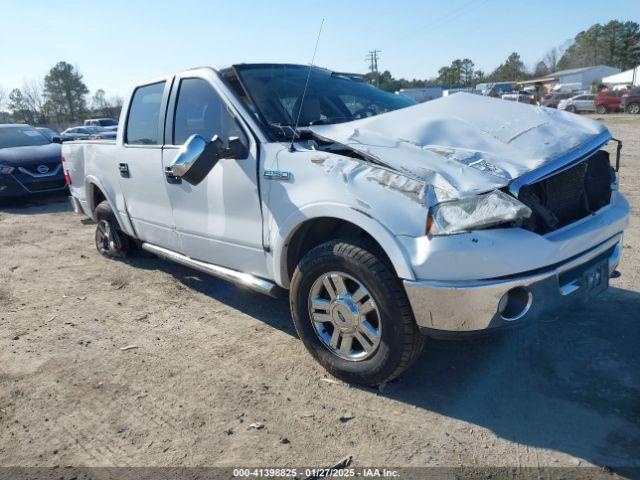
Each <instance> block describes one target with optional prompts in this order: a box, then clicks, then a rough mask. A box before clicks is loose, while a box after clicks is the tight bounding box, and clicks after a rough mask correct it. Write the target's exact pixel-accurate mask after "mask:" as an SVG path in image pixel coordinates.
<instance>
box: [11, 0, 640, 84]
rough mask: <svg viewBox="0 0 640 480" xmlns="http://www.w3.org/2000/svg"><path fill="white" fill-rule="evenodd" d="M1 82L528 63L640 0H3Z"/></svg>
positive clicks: (637, 8) (421, 71)
mask: <svg viewBox="0 0 640 480" xmlns="http://www.w3.org/2000/svg"><path fill="white" fill-rule="evenodd" d="M0 12H1V13H0V18H1V19H2V21H1V22H0V25H1V27H0V86H1V87H3V88H4V89H6V90H9V89H11V88H14V87H19V86H21V85H22V83H23V82H24V81H25V80H30V79H37V78H42V77H43V76H44V75H45V74H46V73H47V71H48V70H49V68H51V66H52V65H54V64H55V63H56V62H58V61H60V60H65V61H67V62H69V63H71V64H73V65H76V66H77V67H78V68H79V69H80V71H81V73H82V74H83V75H84V79H85V82H86V83H87V85H88V87H89V89H90V90H91V91H92V92H93V91H95V90H96V89H98V88H102V89H104V90H105V91H106V92H107V94H108V95H114V94H117V95H126V94H128V92H129V89H130V88H131V87H132V86H133V85H134V84H135V83H137V82H140V81H144V80H147V79H149V78H153V77H156V76H160V75H164V74H167V73H171V72H175V71H178V70H183V69H186V68H191V67H195V66H202V65H211V66H213V67H221V66H225V65H229V64H232V63H240V62H255V61H275V62H291V63H308V62H309V61H310V60H311V55H312V53H313V46H314V43H315V37H316V35H317V32H318V28H319V26H320V21H321V19H322V18H325V25H324V30H323V33H322V37H321V38H320V44H319V47H318V54H317V57H316V64H318V65H321V66H325V67H328V68H332V69H336V70H341V71H350V72H363V73H364V72H366V70H367V64H366V62H365V60H364V57H365V55H366V54H367V51H368V50H372V49H377V50H381V51H382V52H381V53H380V62H379V63H380V69H381V70H390V71H391V72H392V73H393V75H394V76H396V77H400V76H403V77H407V78H414V77H416V78H427V77H431V76H434V75H436V73H437V71H438V68H440V67H441V66H443V65H446V64H449V63H450V62H451V60H453V59H455V58H464V57H469V58H471V59H472V60H473V61H474V62H475V63H476V66H477V68H480V69H482V70H484V71H485V72H487V73H488V72H489V71H491V70H492V69H493V68H495V67H496V66H497V65H498V64H499V63H501V62H502V61H503V60H504V59H505V58H506V57H507V55H508V54H509V53H510V52H512V51H517V52H519V53H520V54H521V55H522V58H523V60H524V61H525V63H526V64H527V65H528V66H532V65H534V64H535V63H536V62H537V61H539V60H540V59H541V58H542V56H543V55H544V53H545V52H546V51H548V50H549V49H550V48H552V47H554V46H557V45H561V44H563V43H565V42H566V41H567V40H570V39H571V38H573V37H574V36H575V34H576V33H578V32H579V31H581V30H584V29H586V28H587V27H589V26H590V25H592V24H593V23H596V22H600V23H604V22H607V21H609V20H611V19H616V18H618V19H624V20H635V21H640V0H610V1H605V2H603V1H601V0H562V1H559V0H538V1H531V2H523V1H522V2H521V1H514V0H447V1H428V0H423V1H420V0H406V1H402V0H384V1H377V0H366V1H365V0H363V1H360V0H357V1H349V0H342V1H337V0H322V1H309V0H306V1H305V0H297V1H289V0H269V1H261V2H258V1H243V0H235V1H206V0H180V1H169V0H153V1H152V0H105V1H102V2H89V1H86V0H84V1H80V0H56V1H48V0H0Z"/></svg>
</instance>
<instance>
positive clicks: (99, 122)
mask: <svg viewBox="0 0 640 480" xmlns="http://www.w3.org/2000/svg"><path fill="white" fill-rule="evenodd" d="M84 126H85V127H103V128H106V129H107V130H117V129H118V120H116V119H115V118H89V119H87V120H85V121H84Z"/></svg>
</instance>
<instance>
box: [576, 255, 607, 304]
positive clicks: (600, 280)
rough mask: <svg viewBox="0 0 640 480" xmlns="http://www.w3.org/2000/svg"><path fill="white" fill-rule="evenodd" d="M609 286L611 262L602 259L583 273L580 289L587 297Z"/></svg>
mask: <svg viewBox="0 0 640 480" xmlns="http://www.w3.org/2000/svg"><path fill="white" fill-rule="evenodd" d="M608 287H609V262H608V261H600V262H598V263H597V264H596V265H593V266H592V267H590V268H588V269H587V270H585V271H584V272H583V273H582V276H581V278H580V290H581V291H582V296H583V297H584V298H585V300H586V299H589V298H591V297H594V296H596V295H598V294H600V293H602V292H604V291H605V290H606V289H607V288H608Z"/></svg>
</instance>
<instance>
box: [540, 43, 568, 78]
mask: <svg viewBox="0 0 640 480" xmlns="http://www.w3.org/2000/svg"><path fill="white" fill-rule="evenodd" d="M566 50H567V47H566V44H564V45H560V46H558V47H553V48H552V49H551V50H549V51H548V52H547V53H545V55H544V57H542V61H543V62H544V64H545V65H546V66H547V68H548V69H549V71H550V72H555V71H557V70H558V62H559V61H560V59H561V58H562V55H564V52H565V51H566Z"/></svg>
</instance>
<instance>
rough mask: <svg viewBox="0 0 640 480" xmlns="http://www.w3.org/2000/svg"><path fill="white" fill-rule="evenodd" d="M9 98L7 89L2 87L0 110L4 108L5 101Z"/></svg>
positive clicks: (0, 91) (0, 89)
mask: <svg viewBox="0 0 640 480" xmlns="http://www.w3.org/2000/svg"><path fill="white" fill-rule="evenodd" d="M6 100H7V91H6V90H5V89H4V88H2V87H0V111H2V108H3V107H4V102H6Z"/></svg>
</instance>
